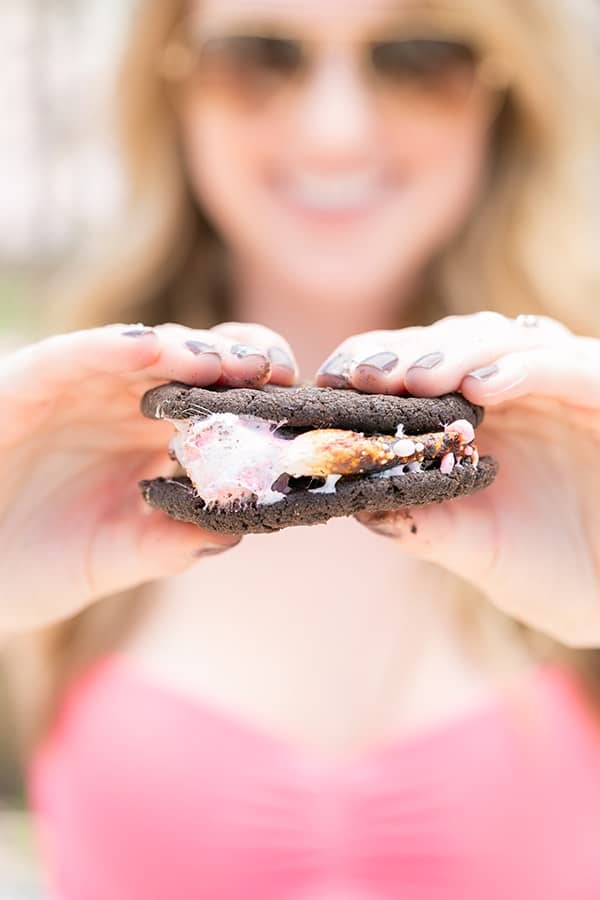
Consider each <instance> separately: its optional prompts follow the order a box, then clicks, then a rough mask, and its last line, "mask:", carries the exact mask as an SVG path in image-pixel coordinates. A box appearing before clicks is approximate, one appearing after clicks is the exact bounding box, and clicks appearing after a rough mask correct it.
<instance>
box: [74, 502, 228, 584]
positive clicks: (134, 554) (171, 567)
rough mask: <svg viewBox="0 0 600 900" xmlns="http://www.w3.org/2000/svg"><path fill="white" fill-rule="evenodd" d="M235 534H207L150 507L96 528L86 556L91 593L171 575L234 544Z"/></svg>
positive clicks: (196, 527)
mask: <svg viewBox="0 0 600 900" xmlns="http://www.w3.org/2000/svg"><path fill="white" fill-rule="evenodd" d="M240 540H241V538H240V537H239V536H232V535H220V534H212V533H210V532H206V531H203V530H202V529H200V528H198V526H196V525H191V524H188V523H185V522H176V521H174V520H172V519H170V518H169V517H168V516H167V515H166V514H165V513H162V512H160V511H159V510H150V511H149V513H148V514H146V513H145V512H144V513H140V514H139V516H138V517H137V518H136V519H135V520H133V521H131V522H129V523H127V524H126V525H125V524H124V525H123V527H121V528H118V527H117V528H113V529H110V530H108V531H105V532H103V533H102V535H101V537H99V539H98V540H97V542H96V544H95V546H94V550H93V554H92V557H91V561H90V570H89V571H90V591H91V596H94V597H103V596H108V595H110V594H114V593H116V592H118V591H122V590H127V589H128V588H131V587H135V586H137V585H139V584H144V583H145V582H148V581H153V580H155V579H157V578H165V577H167V576H170V575H177V574H179V573H180V572H183V571H185V570H186V569H188V568H190V567H191V566H192V565H194V564H195V563H197V562H198V560H200V559H204V558H206V557H209V556H214V555H216V554H220V553H223V552H225V551H226V550H228V549H230V548H231V547H234V546H236V544H238V543H239V542H240Z"/></svg>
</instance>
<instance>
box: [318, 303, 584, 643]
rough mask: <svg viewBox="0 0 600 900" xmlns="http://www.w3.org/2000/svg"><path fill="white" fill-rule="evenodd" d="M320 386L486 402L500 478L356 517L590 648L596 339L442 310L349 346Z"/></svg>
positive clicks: (486, 441) (499, 602)
mask: <svg viewBox="0 0 600 900" xmlns="http://www.w3.org/2000/svg"><path fill="white" fill-rule="evenodd" d="M317 382H318V383H319V384H321V385H331V386H336V387H344V386H347V387H355V388H358V389H360V390H362V391H367V392H373V393H379V392H383V393H394V394H396V393H397V394H402V393H405V392H408V393H410V394H414V395H415V396H418V397H430V396H437V395H439V394H443V393H446V392H447V391H460V392H461V393H463V394H464V396H465V397H466V398H467V399H468V400H470V401H472V402H473V403H479V404H482V405H483V406H485V407H486V408H487V409H486V417H485V421H484V423H483V424H482V425H481V427H480V428H478V430H477V437H476V440H477V443H478V445H479V449H480V452H481V453H490V454H493V455H494V456H496V457H497V458H498V460H499V463H500V472H499V475H498V478H497V480H496V482H495V483H494V484H493V485H492V486H491V487H490V488H488V489H486V490H484V491H482V492H481V493H478V494H474V495H472V496H467V497H462V498H460V499H457V500H453V501H452V502H449V503H443V504H440V505H437V504H436V505H434V506H428V507H418V508H413V509H411V510H410V511H408V513H407V511H396V512H389V513H380V514H370V515H368V514H362V515H359V516H357V518H358V519H359V521H361V522H362V523H363V524H366V525H369V526H370V527H372V528H374V529H375V530H377V531H380V532H381V533H382V534H385V535H388V536H390V537H392V538H395V539H396V540H397V541H398V544H399V546H400V547H402V549H403V550H405V551H406V552H407V553H410V554H411V555H414V556H416V557H418V558H422V559H425V560H430V561H433V562H436V563H438V564H440V565H441V566H443V567H444V568H446V569H448V570H450V571H452V572H454V573H456V574H457V575H459V576H461V577H462V578H464V579H466V580H467V581H470V582H471V583H473V584H474V585H475V586H476V587H477V588H478V589H480V590H481V591H482V592H483V593H484V594H485V595H486V596H487V597H488V598H489V599H490V600H491V602H492V603H494V604H495V605H496V606H498V607H499V608H500V609H502V610H504V611H505V612H507V613H509V614H510V615H512V616H514V617H515V618H517V619H519V620H520V621H522V622H525V623H527V624H528V625H531V626H533V627H535V628H537V629H539V630H540V631H543V632H545V633H547V634H549V635H551V636H552V637H554V638H555V639H557V640H559V641H562V642H563V643H565V644H568V645H570V646H600V341H598V340H595V339H593V338H587V337H576V336H575V335H573V334H572V333H571V332H569V331H568V330H567V329H566V328H565V327H564V326H563V325H561V324H559V323H558V322H556V321H554V320H552V319H549V318H544V317H532V316H520V317H519V318H518V319H516V320H515V319H508V318H505V317H504V316H501V315H499V314H497V313H491V312H482V313H478V314H476V315H471V316H450V317H448V318H445V319H442V320H441V321H439V322H437V323H435V324H434V325H432V326H430V327H427V328H407V329H404V330H401V331H388V332H372V333H368V334H364V335H359V336H357V337H353V338H350V339H349V340H348V341H346V342H345V343H344V344H342V345H341V346H340V347H339V348H338V350H337V351H336V353H335V354H333V356H332V357H331V358H330V360H329V361H328V363H326V364H325V365H324V366H323V367H322V368H321V369H320V370H319V373H318V376H317Z"/></svg>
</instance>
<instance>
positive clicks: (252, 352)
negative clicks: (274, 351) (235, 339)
mask: <svg viewBox="0 0 600 900" xmlns="http://www.w3.org/2000/svg"><path fill="white" fill-rule="evenodd" d="M229 352H230V353H231V354H233V356H237V358H238V359H244V358H245V357H246V356H262V357H264V358H266V356H267V354H266V353H265V351H264V350H261V349H260V347H252V346H251V345H250V344H234V345H233V346H232V347H231V348H230V350H229Z"/></svg>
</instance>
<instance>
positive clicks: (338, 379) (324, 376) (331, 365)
mask: <svg viewBox="0 0 600 900" xmlns="http://www.w3.org/2000/svg"><path fill="white" fill-rule="evenodd" d="M351 366H352V357H351V356H349V355H348V354H347V353H338V354H337V355H336V356H333V357H332V358H331V359H328V360H327V362H325V363H323V365H322V366H321V368H320V369H319V371H318V372H317V375H318V376H319V377H320V380H321V382H323V381H325V382H326V387H337V388H343V387H347V386H348V384H349V373H350V368H351Z"/></svg>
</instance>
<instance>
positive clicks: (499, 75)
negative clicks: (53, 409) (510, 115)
mask: <svg viewBox="0 0 600 900" xmlns="http://www.w3.org/2000/svg"><path fill="white" fill-rule="evenodd" d="M399 31H401V33H399V34H398V35H397V36H396V35H395V33H394V27H393V26H390V27H389V28H388V29H387V30H386V31H385V32H382V33H381V34H380V35H378V36H376V35H373V37H372V38H370V39H366V40H364V41H357V42H354V44H353V45H354V46H355V47H357V48H362V50H363V53H362V54H361V68H362V69H363V70H367V74H370V75H371V77H374V78H376V79H380V80H381V79H382V78H383V77H384V76H382V74H381V73H380V72H378V71H377V68H376V66H375V65H374V63H373V60H372V57H371V55H370V54H369V53H367V52H366V51H367V49H368V48H370V49H371V50H372V49H373V48H374V47H375V46H376V45H378V44H384V43H388V42H393V41H394V40H398V41H401V40H406V41H407V42H409V41H411V40H413V41H416V40H425V41H426V40H429V41H445V42H447V43H455V44H457V45H460V46H467V47H469V49H470V44H469V43H468V42H465V41H462V40H460V39H459V38H458V37H457V36H456V35H455V34H453V33H452V32H450V31H444V30H442V29H438V30H436V31H433V30H430V33H428V32H427V29H424V28H421V29H418V28H414V29H413V30H411V29H410V28H407V27H406V26H405V25H404V26H402V28H401V29H400V28H399ZM192 35H193V29H191V28H190V27H189V24H188V20H184V21H183V22H180V23H179V25H178V26H177V28H176V29H175V30H174V32H173V34H172V35H171V38H170V39H169V41H168V42H167V44H166V46H165V47H164V48H163V51H162V53H161V55H160V58H159V61H158V65H157V69H158V73H159V75H160V76H161V78H163V79H164V80H165V81H166V82H168V83H171V84H173V85H177V84H180V85H181V84H183V83H184V82H185V81H187V80H188V79H190V78H191V77H192V76H193V73H194V70H195V69H196V67H197V65H198V57H199V54H200V52H201V49H202V47H203V46H205V45H207V44H208V43H209V42H210V41H213V40H215V39H230V38H231V39H234V38H246V37H249V38H252V37H256V38H273V39H275V40H282V41H293V42H294V43H297V44H300V45H301V46H302V48H303V57H302V58H303V60H304V61H305V65H306V62H308V68H310V66H311V64H314V59H315V58H316V56H317V55H318V47H319V46H320V41H318V40H313V39H311V38H306V37H302V36H297V35H292V34H287V33H284V32H282V31H278V30H277V29H274V28H272V29H269V28H268V27H265V28H263V29H260V30H259V29H253V28H250V27H249V28H237V29H232V30H231V31H224V32H222V33H218V32H214V33H210V32H207V33H206V35H203V36H202V39H201V41H200V42H199V43H197V42H196V41H195V40H194V38H193V36H192ZM307 49H308V53H307V52H306V50H307ZM474 62H475V65H474V82H473V84H475V83H478V84H479V85H480V86H481V87H483V88H484V89H485V90H486V91H488V92H490V93H493V94H504V93H506V92H507V90H508V88H509V86H510V67H509V66H508V65H507V63H506V61H505V60H503V59H501V58H500V57H498V56H497V55H495V54H492V53H489V52H487V53H485V52H484V53H481V52H479V51H478V50H477V49H475V51H474ZM301 74H302V73H301V72H298V73H296V75H295V76H294V75H293V76H292V78H298V77H299V76H301Z"/></svg>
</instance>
